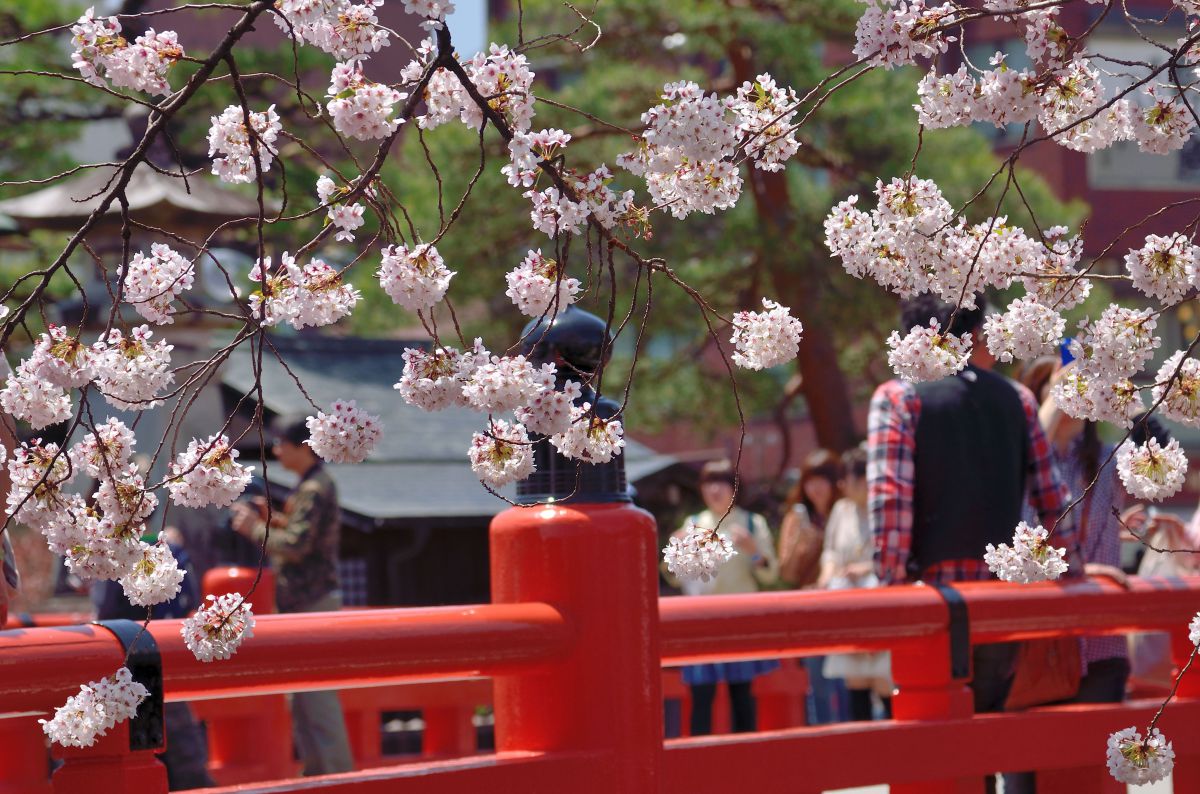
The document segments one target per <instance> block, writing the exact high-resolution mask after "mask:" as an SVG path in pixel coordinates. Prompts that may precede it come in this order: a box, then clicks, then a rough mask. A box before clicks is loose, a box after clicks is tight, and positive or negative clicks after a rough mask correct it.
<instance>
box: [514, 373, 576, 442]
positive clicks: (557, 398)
mask: <svg viewBox="0 0 1200 794" xmlns="http://www.w3.org/2000/svg"><path fill="white" fill-rule="evenodd" d="M582 394H583V388H582V387H581V386H580V384H578V383H576V382H575V381H573V380H568V381H567V382H566V383H565V384H564V385H563V388H562V389H561V390H557V389H555V388H554V385H553V382H551V383H550V384H549V385H547V386H543V387H542V389H541V391H539V392H538V393H537V395H536V396H535V397H534V398H533V399H531V400H530V401H529V403H528V404H527V405H523V406H521V407H520V408H518V409H516V411H515V414H516V417H517V421H519V422H520V423H521V424H523V425H525V427H526V428H527V429H528V430H529V431H530V432H532V433H537V434H539V435H543V436H554V435H558V434H559V433H565V432H567V430H568V429H569V428H570V426H571V415H572V409H573V406H574V403H575V401H576V400H577V399H579V397H580V396H582Z"/></svg>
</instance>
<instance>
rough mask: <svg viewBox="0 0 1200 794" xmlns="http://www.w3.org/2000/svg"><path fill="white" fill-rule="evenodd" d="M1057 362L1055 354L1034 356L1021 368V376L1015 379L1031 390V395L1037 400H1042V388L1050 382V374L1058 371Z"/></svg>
mask: <svg viewBox="0 0 1200 794" xmlns="http://www.w3.org/2000/svg"><path fill="white" fill-rule="evenodd" d="M1059 366H1060V365H1059V362H1058V357H1057V356H1041V357H1040V358H1035V359H1034V360H1033V361H1030V362H1029V363H1028V364H1026V365H1025V367H1024V369H1022V370H1021V377H1019V378H1017V380H1019V381H1021V383H1022V385H1024V386H1025V387H1026V388H1027V389H1029V390H1030V391H1031V392H1033V397H1034V399H1036V400H1037V401H1038V402H1041V400H1042V389H1044V388H1046V384H1047V383H1049V382H1050V378H1051V376H1053V375H1054V373H1055V372H1057V371H1058V368H1059Z"/></svg>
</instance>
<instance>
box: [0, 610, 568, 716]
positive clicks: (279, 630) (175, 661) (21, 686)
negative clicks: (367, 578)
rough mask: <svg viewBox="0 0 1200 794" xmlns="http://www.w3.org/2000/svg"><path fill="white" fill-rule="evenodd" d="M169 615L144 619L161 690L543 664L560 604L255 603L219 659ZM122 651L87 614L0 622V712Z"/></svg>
mask: <svg viewBox="0 0 1200 794" xmlns="http://www.w3.org/2000/svg"><path fill="white" fill-rule="evenodd" d="M331 617H332V619H331ZM179 625H180V622H179V621H177V620H162V621H158V620H156V621H152V622H151V623H150V632H151V633H152V634H153V635H154V639H155V641H156V642H157V643H158V647H159V650H160V651H161V653H162V659H163V672H164V677H165V693H166V698H167V700H203V699H207V698H218V697H230V696H236V695H261V694H268V693H276V692H295V691H303V690H306V689H329V688H330V686H331V685H333V686H336V687H337V688H342V689H344V688H352V687H362V686H376V685H379V684H387V683H396V682H400V681H404V680H414V679H416V680H425V681H432V680H437V679H441V678H461V677H464V676H478V675H495V674H499V673H506V672H512V671H514V670H518V669H526V668H530V667H536V666H538V665H543V664H548V663H550V662H552V661H553V660H554V659H555V658H556V657H558V656H560V655H561V654H563V653H564V652H565V649H566V647H567V642H568V634H567V628H566V623H565V621H564V619H563V617H562V615H561V614H560V613H559V612H558V610H556V609H555V608H554V607H551V606H549V605H547V604H486V605H480V606H471V607H430V608H423V609H386V610H381V609H370V610H358V611H346V612H339V613H335V614H333V615H332V616H331V615H327V614H324V613H319V612H313V613H305V614H296V615H263V616H261V617H259V618H258V619H257V623H256V625H255V629H254V637H253V639H252V640H250V641H247V642H246V643H245V644H244V645H243V647H242V648H241V650H239V651H238V653H237V654H235V655H234V656H233V658H231V659H229V660H227V661H224V662H219V663H205V662H200V661H197V660H196V658H195V657H194V656H193V655H192V653H191V651H189V650H188V649H187V647H186V646H185V645H184V644H183V640H182V638H181V637H180V635H179ZM121 663H122V655H121V651H120V648H119V646H118V645H117V643H116V641H115V640H114V638H113V636H112V635H111V634H109V632H108V631H106V630H105V629H102V628H100V627H97V626H91V625H86V626H72V627H61V628H36V629H17V630H14V631H4V632H0V680H2V681H4V682H5V686H4V687H3V688H2V689H0V714H4V713H11V712H21V711H30V710H35V709H43V710H44V709H46V708H47V707H50V706H52V705H55V704H58V703H61V702H62V700H63V699H64V698H65V697H66V695H67V694H70V693H73V692H75V691H76V690H78V688H79V684H80V683H81V682H84V681H89V680H95V679H97V678H99V677H101V676H104V675H110V674H111V673H112V672H113V671H114V670H116V668H117V667H119V666H120V665H121Z"/></svg>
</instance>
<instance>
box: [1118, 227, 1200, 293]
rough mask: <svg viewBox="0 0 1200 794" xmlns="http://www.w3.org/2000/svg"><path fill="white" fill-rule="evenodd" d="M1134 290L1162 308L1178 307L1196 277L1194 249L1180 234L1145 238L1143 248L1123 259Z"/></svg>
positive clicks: (1155, 235) (1151, 235) (1150, 235)
mask: <svg viewBox="0 0 1200 794" xmlns="http://www.w3.org/2000/svg"><path fill="white" fill-rule="evenodd" d="M1125 268H1126V269H1127V270H1128V271H1129V276H1130V279H1131V280H1132V281H1133V286H1134V287H1136V288H1137V289H1139V290H1141V291H1142V292H1143V293H1145V294H1146V295H1148V296H1149V297H1151V298H1158V299H1159V300H1161V301H1162V302H1163V303H1164V304H1167V305H1171V304H1175V303H1178V302H1179V301H1180V300H1181V299H1182V298H1183V296H1184V295H1186V294H1187V293H1188V292H1189V291H1190V290H1191V288H1192V284H1193V283H1194V282H1195V279H1196V277H1197V272H1196V246H1194V245H1192V244H1191V242H1190V241H1189V240H1188V239H1187V238H1186V237H1184V236H1183V235H1182V234H1173V235H1171V236H1170V237H1162V236H1159V235H1157V234H1149V235H1146V244H1145V245H1143V246H1142V247H1141V248H1134V249H1131V250H1130V251H1129V253H1128V254H1126V255H1125Z"/></svg>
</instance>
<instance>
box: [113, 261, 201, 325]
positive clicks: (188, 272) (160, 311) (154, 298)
mask: <svg viewBox="0 0 1200 794" xmlns="http://www.w3.org/2000/svg"><path fill="white" fill-rule="evenodd" d="M192 281H193V276H192V263H191V262H189V261H188V260H187V259H185V258H184V257H183V256H182V255H181V254H179V253H177V252H175V251H173V250H172V249H171V247H170V246H167V245H164V244H162V243H155V244H154V245H151V246H150V256H146V255H145V254H143V253H142V252H141V251H139V252H138V253H136V254H134V256H133V259H131V260H130V261H129V267H128V269H127V270H126V273H125V300H127V301H129V303H130V304H132V305H133V308H134V309H136V310H137V313H138V314H140V315H142V316H143V317H145V318H146V319H147V320H149V321H150V322H152V323H160V324H162V325H170V324H171V323H173V322H174V321H175V320H174V318H173V317H172V315H173V314H174V312H173V311H172V309H171V301H173V300H174V299H175V298H177V297H178V296H179V295H180V294H181V293H182V292H183V291H184V290H188V289H191V287H192Z"/></svg>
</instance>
